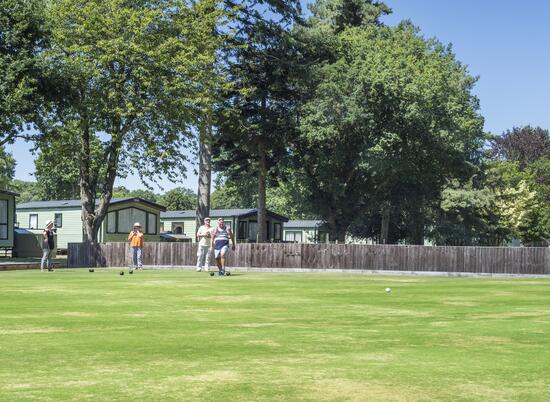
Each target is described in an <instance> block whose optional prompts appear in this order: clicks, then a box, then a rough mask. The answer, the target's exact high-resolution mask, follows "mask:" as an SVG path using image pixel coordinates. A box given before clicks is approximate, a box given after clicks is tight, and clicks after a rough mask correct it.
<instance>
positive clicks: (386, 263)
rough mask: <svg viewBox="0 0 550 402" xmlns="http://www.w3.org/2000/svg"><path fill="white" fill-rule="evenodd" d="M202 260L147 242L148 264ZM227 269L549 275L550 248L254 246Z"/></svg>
mask: <svg viewBox="0 0 550 402" xmlns="http://www.w3.org/2000/svg"><path fill="white" fill-rule="evenodd" d="M68 253H69V255H68V266H69V267H127V266H129V264H130V259H131V252H130V248H129V246H128V245H127V244H126V243H105V244H92V245H90V244H86V243H69V245H68ZM196 255H197V245H196V244H191V243H160V242H159V243H145V246H144V248H143V265H148V266H159V267H169V266H193V265H195V263H196V258H197V257H196ZM211 259H212V258H211ZM211 264H212V265H214V261H211ZM227 266H228V267H242V268H317V269H327V270H330V269H349V270H354V269H363V270H376V271H378V270H380V271H383V270H394V271H432V272H470V273H486V274H491V273H503V274H536V275H544V274H550V248H542V247H455V246H449V247H429V246H395V245H352V244H293V243H292V244H288V243H287V244H284V243H260V244H253V243H248V244H239V245H237V249H236V251H235V252H232V253H230V254H229V256H228V259H227Z"/></svg>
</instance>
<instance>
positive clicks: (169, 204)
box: [157, 187, 197, 211]
mask: <svg viewBox="0 0 550 402" xmlns="http://www.w3.org/2000/svg"><path fill="white" fill-rule="evenodd" d="M196 201H197V196H196V194H195V193H194V192H193V191H192V190H189V189H188V188H185V187H176V188H174V189H172V190H170V191H167V192H166V193H164V194H163V195H162V196H160V197H159V198H158V199H157V202H158V203H160V204H162V205H164V206H165V207H166V209H167V210H168V211H181V210H190V209H193V208H194V207H195V205H196Z"/></svg>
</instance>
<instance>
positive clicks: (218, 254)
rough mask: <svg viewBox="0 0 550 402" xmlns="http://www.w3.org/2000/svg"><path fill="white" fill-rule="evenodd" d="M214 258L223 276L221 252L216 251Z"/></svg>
mask: <svg viewBox="0 0 550 402" xmlns="http://www.w3.org/2000/svg"><path fill="white" fill-rule="evenodd" d="M214 258H215V259H216V265H217V266H218V273H219V274H220V275H221V271H222V261H221V258H222V256H221V250H216V249H214Z"/></svg>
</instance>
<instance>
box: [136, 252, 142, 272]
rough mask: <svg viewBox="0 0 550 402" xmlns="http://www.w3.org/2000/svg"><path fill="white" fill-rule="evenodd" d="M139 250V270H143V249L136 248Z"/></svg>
mask: <svg viewBox="0 0 550 402" xmlns="http://www.w3.org/2000/svg"><path fill="white" fill-rule="evenodd" d="M136 249H137V269H143V261H142V252H143V248H142V247H136Z"/></svg>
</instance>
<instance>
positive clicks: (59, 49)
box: [44, 0, 223, 242]
mask: <svg viewBox="0 0 550 402" xmlns="http://www.w3.org/2000/svg"><path fill="white" fill-rule="evenodd" d="M48 16H49V18H50V23H51V26H52V46H51V47H50V48H49V49H48V51H47V52H45V54H44V56H45V59H46V60H48V62H50V63H52V64H56V66H57V68H58V69H59V70H61V71H63V72H64V74H65V75H66V77H67V82H68V84H70V88H71V89H72V93H71V96H70V97H69V102H68V105H66V107H64V108H63V109H62V110H61V112H60V116H58V117H61V119H62V121H63V122H75V123H77V127H78V137H79V149H78V151H77V152H78V155H79V158H80V161H81V163H80V195H81V200H82V221H83V228H84V235H85V239H86V240H87V241H92V242H93V241H96V240H97V233H98V230H99V227H100V225H101V222H102V221H103V219H104V217H105V215H106V212H107V207H108V205H109V201H110V199H111V197H112V194H113V184H114V180H115V178H116V177H117V175H121V174H122V175H124V174H127V173H128V172H133V173H135V174H137V175H138V176H139V177H140V178H141V179H142V180H147V179H150V180H154V178H155V177H156V176H157V175H158V174H161V173H165V174H166V175H167V176H168V177H169V178H170V179H172V180H178V176H179V175H185V166H184V164H183V163H181V161H182V160H185V154H184V152H183V150H184V147H185V146H186V145H187V144H188V141H189V138H190V137H191V134H192V133H191V130H190V126H191V125H192V124H193V122H194V119H195V116H196V109H197V103H198V102H200V99H199V100H197V99H196V95H198V94H200V92H201V85H202V84H204V83H203V82H202V81H201V78H202V77H203V75H202V69H203V66H205V65H209V63H211V60H212V59H213V58H214V57H215V55H214V54H211V53H210V52H209V50H210V49H211V48H212V46H210V42H212V41H213V42H216V41H218V38H216V37H215V36H213V35H211V32H212V27H213V26H215V25H216V24H218V22H219V21H220V19H221V18H222V17H223V12H222V11H221V10H220V8H219V7H218V6H217V2H216V1H215V0H202V1H197V2H187V1H180V0H151V1H145V0H143V1H135V2H127V1H123V0H91V1H86V2H83V1H81V0H52V1H51V7H50V9H49V10H48ZM94 137H97V138H99V139H100V140H101V142H102V144H103V152H102V156H101V160H102V161H103V163H104V165H105V171H104V174H103V175H102V177H101V175H100V172H98V171H97V170H94V168H93V165H94V155H93V152H92V146H91V144H92V143H93V141H94V140H93V138H94ZM75 151H76V150H75ZM96 195H99V204H98V205H96V202H95V201H96Z"/></svg>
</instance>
